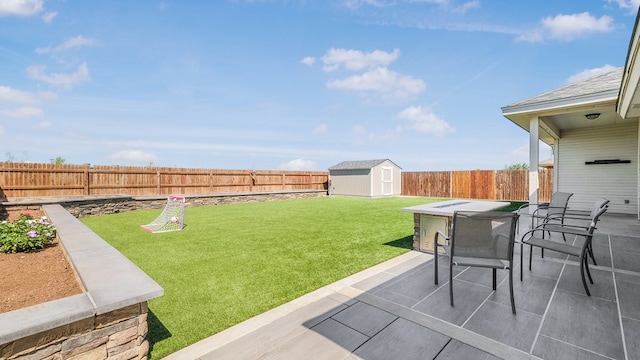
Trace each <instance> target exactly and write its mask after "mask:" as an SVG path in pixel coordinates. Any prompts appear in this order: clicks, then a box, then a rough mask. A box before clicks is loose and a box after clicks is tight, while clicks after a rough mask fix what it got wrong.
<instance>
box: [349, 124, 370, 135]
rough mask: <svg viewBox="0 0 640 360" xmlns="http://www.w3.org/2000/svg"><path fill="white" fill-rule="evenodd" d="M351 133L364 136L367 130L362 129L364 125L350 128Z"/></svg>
mask: <svg viewBox="0 0 640 360" xmlns="http://www.w3.org/2000/svg"><path fill="white" fill-rule="evenodd" d="M351 131H353V133H354V134H366V133H367V128H366V127H364V125H355V126H354V127H353V128H351Z"/></svg>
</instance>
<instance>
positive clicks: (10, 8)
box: [0, 0, 44, 17]
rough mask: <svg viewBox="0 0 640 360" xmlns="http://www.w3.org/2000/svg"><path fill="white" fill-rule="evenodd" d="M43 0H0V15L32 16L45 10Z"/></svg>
mask: <svg viewBox="0 0 640 360" xmlns="http://www.w3.org/2000/svg"><path fill="white" fill-rule="evenodd" d="M43 5H44V1H43V0H3V1H0V17H2V16H31V15H35V14H37V13H39V12H41V11H42V10H43V8H44V7H43Z"/></svg>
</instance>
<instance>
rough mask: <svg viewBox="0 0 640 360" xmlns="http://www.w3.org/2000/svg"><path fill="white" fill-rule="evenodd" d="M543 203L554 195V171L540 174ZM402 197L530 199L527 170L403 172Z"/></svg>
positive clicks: (540, 172)
mask: <svg viewBox="0 0 640 360" xmlns="http://www.w3.org/2000/svg"><path fill="white" fill-rule="evenodd" d="M538 182H539V186H540V191H539V194H538V198H539V200H540V201H549V200H550V199H551V194H552V193H553V169H540V170H539V171H538ZM402 195H410V196H428V197H444V198H462V199H486V200H510V201H528V200H529V171H528V170H474V171H436V172H403V173H402Z"/></svg>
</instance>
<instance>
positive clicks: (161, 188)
mask: <svg viewBox="0 0 640 360" xmlns="http://www.w3.org/2000/svg"><path fill="white" fill-rule="evenodd" d="M328 179H329V173H328V172H325V171H268V170H259V171H255V170H217V169H188V168H160V167H125V166H90V165H88V164H87V165H65V164H62V165H56V164H29V163H11V162H5V163H0V199H2V200H6V199H9V198H29V197H48V196H88V195H89V196H90V195H122V194H126V195H130V196H158V195H171V194H181V195H203V194H215V193H247V192H268V191H304V190H326V189H327V184H328ZM539 183H540V194H539V199H540V201H548V200H549V199H550V198H551V193H552V192H553V170H552V169H541V170H540V171H539ZM528 189H529V172H528V171H527V170H497V171H496V170H474V171H432V172H403V173H402V195H410V196H427V197H444V198H464V199H486V200H511V201H527V200H528V199H529V190H528Z"/></svg>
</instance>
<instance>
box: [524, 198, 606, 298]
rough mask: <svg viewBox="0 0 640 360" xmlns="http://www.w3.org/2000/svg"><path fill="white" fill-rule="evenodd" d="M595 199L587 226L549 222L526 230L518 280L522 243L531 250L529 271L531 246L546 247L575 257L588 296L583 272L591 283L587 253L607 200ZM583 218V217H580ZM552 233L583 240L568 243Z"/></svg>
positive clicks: (531, 257) (566, 216)
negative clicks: (577, 242) (556, 237)
mask: <svg viewBox="0 0 640 360" xmlns="http://www.w3.org/2000/svg"><path fill="white" fill-rule="evenodd" d="M603 200H605V201H602V200H598V201H596V203H595V204H594V207H593V210H591V213H590V215H589V218H588V220H589V224H588V226H585V225H584V224H582V225H571V224H564V223H563V224H559V225H556V224H549V223H546V224H545V223H543V224H540V225H538V226H537V227H535V228H534V229H532V230H529V231H527V232H526V233H525V234H524V235H523V236H522V240H521V242H520V281H522V268H523V267H524V266H523V265H524V264H523V263H522V259H523V245H530V247H531V251H530V252H529V271H531V263H532V260H533V247H539V248H541V249H543V250H544V249H547V250H552V251H556V252H559V253H562V254H566V255H572V256H575V257H577V258H578V259H579V260H578V261H579V263H580V276H581V278H582V285H583V286H584V290H585V292H586V293H587V295H588V296H591V292H590V291H589V287H588V285H587V281H586V278H585V273H586V274H587V277H588V278H589V282H591V283H592V284H593V278H592V277H591V273H590V272H589V263H588V255H589V253H590V252H591V256H592V257H593V252H592V250H591V249H592V248H591V242H592V241H593V232H594V231H595V230H596V224H597V223H598V220H599V219H600V216H601V215H602V214H604V213H605V212H606V211H607V209H608V206H607V203H608V200H606V199H603ZM566 218H568V215H565V220H566ZM582 220H584V218H582ZM545 234H549V238H546V237H545ZM553 234H560V235H562V236H563V240H564V236H565V235H574V237H583V238H584V241H583V242H582V243H581V244H576V240H577V239H574V240H573V242H571V243H568V242H566V241H559V240H556V239H553V238H552V237H553V236H552V235H553Z"/></svg>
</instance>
